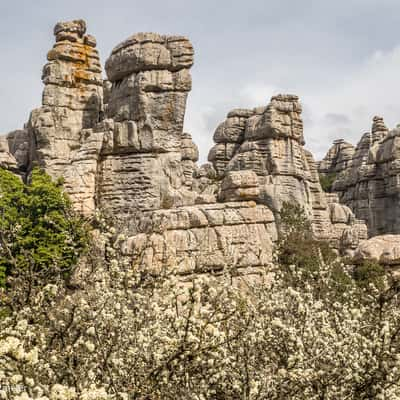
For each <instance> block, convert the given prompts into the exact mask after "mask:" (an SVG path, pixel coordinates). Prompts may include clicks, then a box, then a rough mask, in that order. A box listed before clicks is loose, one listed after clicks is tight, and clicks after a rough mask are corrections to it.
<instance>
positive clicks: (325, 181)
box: [319, 172, 337, 193]
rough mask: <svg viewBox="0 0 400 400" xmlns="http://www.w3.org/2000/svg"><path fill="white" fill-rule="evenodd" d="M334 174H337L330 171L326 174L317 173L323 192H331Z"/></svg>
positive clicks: (334, 178)
mask: <svg viewBox="0 0 400 400" xmlns="http://www.w3.org/2000/svg"><path fill="white" fill-rule="evenodd" d="M336 176H337V174H336V173H334V172H333V173H330V174H326V175H322V174H320V175H319V181H320V183H321V187H322V190H323V191H324V192H327V193H331V192H332V187H333V184H334V182H335V180H336Z"/></svg>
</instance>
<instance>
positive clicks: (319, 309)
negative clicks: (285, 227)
mask: <svg viewBox="0 0 400 400" xmlns="http://www.w3.org/2000/svg"><path fill="white" fill-rule="evenodd" d="M115 237H116V235H114V234H113V233H112V232H111V233H110V234H106V235H100V236H98V237H97V240H96V242H97V243H98V245H99V248H105V249H106V250H105V251H106V254H104V253H103V252H102V251H99V254H98V255H96V254H95V251H94V250H93V251H92V253H91V257H90V258H89V257H88V258H87V260H86V262H85V263H82V266H81V268H80V271H79V277H78V278H79V279H78V278H77V279H78V281H79V282H78V283H76V284H74V285H72V284H69V285H68V284H67V283H66V282H65V280H62V279H60V280H59V281H54V280H53V281H52V282H51V283H49V284H48V285H46V286H45V287H44V289H43V288H35V287H29V284H28V281H29V279H28V278H29V277H26V279H27V280H26V282H25V283H24V284H22V281H21V280H20V281H19V282H20V284H21V286H20V289H19V290H18V288H17V287H15V288H14V289H15V290H13V291H12V293H3V299H4V301H3V304H7V305H8V307H9V311H8V313H7V316H6V317H2V318H1V319H0V385H1V386H0V398H1V399H7V400H8V399H16V400H30V399H35V400H37V399H40V400H106V399H107V400H108V399H121V400H128V399H141V400H145V399H146V400H147V399H149V400H150V399H151V400H153V399H154V400H156V399H157V400H158V399H171V400H172V399H174V400H176V399H189V400H190V399H196V400H200V399H201V400H205V399H221V400H222V399H232V400H233V399H246V400H250V399H307V400H309V399H311V400H313V399H335V400H336V399H387V400H395V399H400V341H399V335H400V308H399V292H398V286H397V284H396V283H395V282H394V283H390V282H389V281H387V282H386V286H385V289H377V288H375V287H374V286H373V285H371V286H370V287H369V288H363V289H360V288H359V286H358V285H357V284H356V283H355V282H354V281H353V280H352V278H351V276H350V275H349V274H348V273H347V272H346V270H345V269H344V268H343V266H342V265H340V264H338V263H335V264H332V263H325V262H323V260H322V258H321V259H319V261H318V260H317V261H316V262H315V263H313V269H312V273H311V274H310V273H309V271H308V272H307V274H306V276H305V274H304V271H302V270H301V268H298V266H296V265H293V266H289V267H288V268H280V267H279V266H277V267H276V268H275V270H274V271H272V272H273V273H272V274H271V271H268V272H269V274H268V276H264V277H263V276H259V277H258V278H257V279H252V280H250V279H246V278H239V277H235V276H234V274H233V273H234V269H233V270H232V271H226V273H225V275H223V276H218V277H214V276H212V275H211V274H207V275H206V274H204V275H198V276H195V277H193V278H191V279H188V278H184V277H183V276H180V275H179V274H178V273H177V272H178V271H173V270H171V271H167V272H166V273H165V274H164V275H160V276H156V277H155V276H150V275H149V274H148V273H146V271H143V270H141V269H140V268H139V267H137V266H136V265H135V264H132V262H130V261H129V260H124V259H123V258H121V257H120V255H119V253H118V248H119V245H120V244H119V242H120V241H122V240H124V238H123V237H121V236H118V237H117V238H116V239H115ZM111 255H112V256H111ZM338 268H339V269H340V271H341V275H338V273H337V270H338ZM338 276H340V282H339V281H338ZM343 276H347V278H348V279H347V280H343ZM343 282H345V290H343V287H342V285H343ZM28 290H29V296H27V291H28ZM18 296H24V298H29V301H24V302H18V301H16V300H15V298H16V297H18ZM10 304H18V305H19V306H18V307H14V308H13V307H11V306H10Z"/></svg>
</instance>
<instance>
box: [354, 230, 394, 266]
mask: <svg viewBox="0 0 400 400" xmlns="http://www.w3.org/2000/svg"><path fill="white" fill-rule="evenodd" d="M354 260H355V262H360V261H363V260H372V261H378V262H380V263H381V264H383V265H388V266H389V265H391V266H392V265H397V266H398V265H400V235H381V236H375V237H373V238H371V239H368V240H365V241H363V242H362V243H360V245H359V246H358V247H357V249H356V251H355V254H354Z"/></svg>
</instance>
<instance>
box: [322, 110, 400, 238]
mask: <svg viewBox="0 0 400 400" xmlns="http://www.w3.org/2000/svg"><path fill="white" fill-rule="evenodd" d="M328 154H329V153H328ZM321 165H322V163H321V164H320V168H321ZM333 191H334V192H336V193H337V194H338V196H339V200H340V202H341V203H343V204H346V205H347V206H348V207H349V208H351V210H352V211H353V212H354V214H355V215H356V217H357V218H360V219H363V220H365V221H366V223H367V225H368V229H369V235H370V236H376V235H380V234H387V233H400V207H399V204H400V129H399V128H396V129H394V130H392V131H390V132H389V131H388V129H387V128H386V126H385V124H384V122H383V119H382V118H381V117H374V119H373V123H372V129H371V132H368V133H365V134H364V135H363V136H362V138H361V140H360V141H359V143H358V144H357V146H356V148H355V151H354V154H353V156H352V158H351V160H350V161H349V162H347V164H346V167H345V168H343V169H342V170H341V172H340V173H339V174H338V175H337V177H336V180H335V182H334V184H333Z"/></svg>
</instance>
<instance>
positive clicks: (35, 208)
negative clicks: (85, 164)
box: [0, 169, 87, 286]
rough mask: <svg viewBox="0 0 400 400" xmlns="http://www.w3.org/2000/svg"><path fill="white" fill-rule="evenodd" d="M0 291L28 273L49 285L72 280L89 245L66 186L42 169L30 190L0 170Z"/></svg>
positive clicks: (8, 173) (36, 170)
mask: <svg viewBox="0 0 400 400" xmlns="http://www.w3.org/2000/svg"><path fill="white" fill-rule="evenodd" d="M0 241H1V242H0V243H1V246H0V285H1V286H4V285H5V280H6V276H9V275H13V276H18V274H20V273H22V272H25V273H27V271H28V272H29V274H30V275H32V279H34V280H41V281H43V282H42V283H47V282H48V281H49V280H51V278H52V276H54V275H55V274H56V275H57V274H58V275H61V276H63V277H67V276H68V275H69V273H70V272H71V269H72V268H73V266H74V265H76V263H77V261H78V258H79V256H80V255H81V253H82V252H83V250H84V249H85V247H86V244H87V232H86V229H85V225H84V223H83V221H82V219H80V218H78V217H77V216H76V215H74V213H73V212H72V209H71V203H70V201H69V200H68V198H67V197H66V195H64V194H63V191H62V187H61V182H56V183H54V182H52V180H51V178H50V177H49V176H48V175H46V174H45V173H43V172H42V171H41V170H39V169H34V170H33V171H32V176H31V182H30V184H28V185H25V184H23V183H22V182H21V180H20V179H19V178H18V177H16V176H15V175H13V174H12V173H10V172H8V171H6V170H4V169H0Z"/></svg>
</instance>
